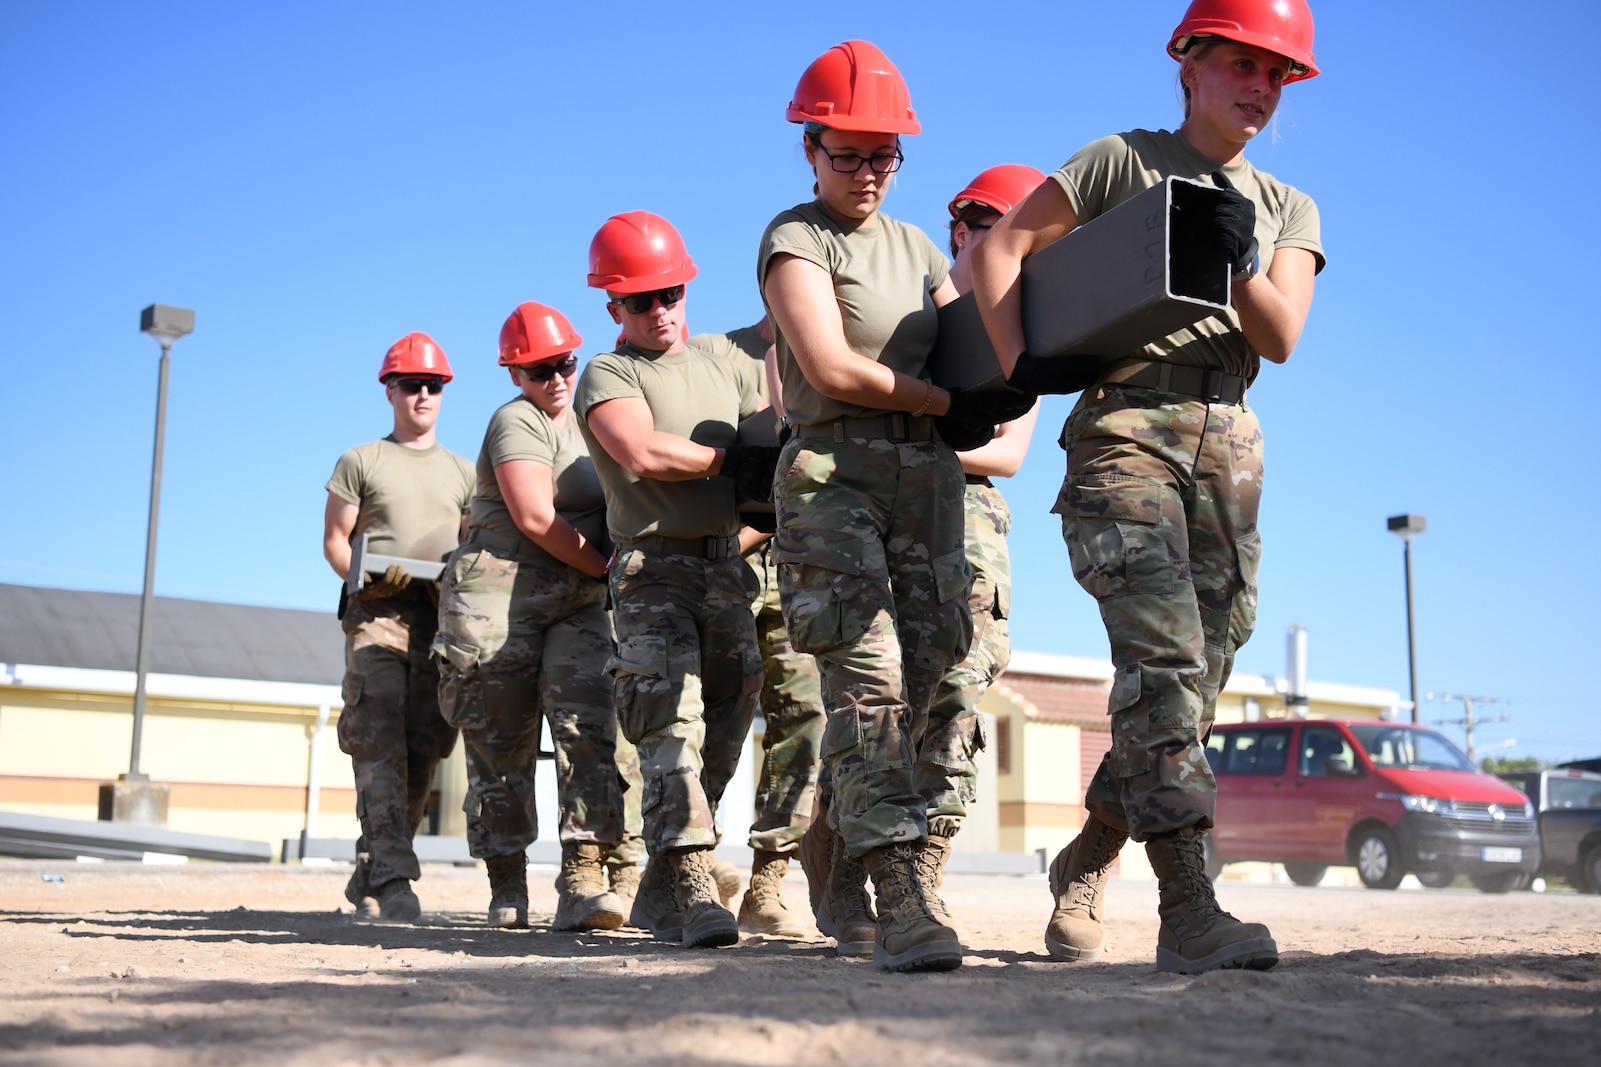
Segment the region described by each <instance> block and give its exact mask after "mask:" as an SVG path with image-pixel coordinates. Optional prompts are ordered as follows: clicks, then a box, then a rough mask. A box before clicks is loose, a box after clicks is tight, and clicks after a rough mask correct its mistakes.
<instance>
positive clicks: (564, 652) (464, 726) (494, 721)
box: [433, 534, 623, 859]
mask: <svg viewBox="0 0 1601 1067" xmlns="http://www.w3.org/2000/svg"><path fill="white" fill-rule="evenodd" d="M477 537H478V535H477V534H475V535H474V538H475V540H469V541H468V542H467V543H466V544H464V545H462V546H461V547H460V548H458V549H457V550H456V551H455V553H454V554H453V555H452V556H451V557H450V561H449V563H447V564H446V565H445V573H444V576H443V582H442V588H441V590H440V595H439V635H438V636H437V637H436V638H435V639H434V644H433V654H434V657H435V658H436V659H437V660H438V662H439V710H440V712H441V713H442V714H443V716H444V718H445V719H446V721H448V722H450V723H452V724H453V725H455V726H459V727H460V728H461V733H462V739H463V742H464V743H465V745H466V746H467V799H466V801H465V802H464V803H463V805H462V809H463V811H465V812H466V814H467V847H468V850H469V851H470V852H471V853H472V855H473V856H475V857H477V858H479V859H486V858H488V857H490V856H510V855H515V854H516V853H518V852H522V851H523V850H525V849H526V848H527V847H528V846H529V845H530V844H532V843H533V842H534V840H535V839H536V838H538V836H539V821H538V816H537V813H536V811H535V806H534V768H535V766H536V765H537V763H538V759H539V735H540V723H541V721H544V722H546V723H548V724H549V726H550V736H551V740H552V742H553V743H554V747H555V757H556V760H555V762H556V795H557V800H558V804H559V806H560V809H561V811H560V831H559V833H560V838H561V841H562V842H563V843H570V842H600V843H602V844H609V843H611V842H613V841H616V840H617V839H618V838H620V837H621V836H622V833H623V783H622V778H621V776H620V775H619V774H618V773H617V762H616V760H617V756H616V751H615V745H616V737H617V720H616V718H615V717H614V716H613V714H612V707H611V692H610V685H609V679H608V678H607V676H606V673H605V671H606V661H607V659H608V658H609V657H610V655H611V652H612V635H611V623H610V621H609V620H608V619H607V617H606V587H605V585H604V584H602V583H601V582H598V581H596V580H595V579H593V578H590V577H588V576H587V575H584V574H581V573H579V572H578V571H576V570H574V569H573V568H571V567H569V566H566V565H565V564H562V563H560V562H557V561H555V560H553V559H551V558H550V557H548V556H546V557H543V558H539V559H536V558H533V557H532V555H531V554H528V555H522V554H517V553H513V552H506V553H504V554H502V553H501V552H500V551H496V550H491V549H490V548H489V547H487V545H485V544H484V543H482V542H481V541H478V540H476V538H477Z"/></svg>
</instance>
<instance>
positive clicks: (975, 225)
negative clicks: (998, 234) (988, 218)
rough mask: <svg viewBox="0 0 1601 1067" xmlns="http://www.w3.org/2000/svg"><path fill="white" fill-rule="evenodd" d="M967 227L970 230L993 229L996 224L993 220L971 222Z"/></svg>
mask: <svg viewBox="0 0 1601 1067" xmlns="http://www.w3.org/2000/svg"><path fill="white" fill-rule="evenodd" d="M967 228H968V229H970V230H993V229H994V228H995V224H994V223H993V222H969V223H968V224H967Z"/></svg>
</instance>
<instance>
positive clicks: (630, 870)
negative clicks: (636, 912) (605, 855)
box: [606, 861, 639, 911]
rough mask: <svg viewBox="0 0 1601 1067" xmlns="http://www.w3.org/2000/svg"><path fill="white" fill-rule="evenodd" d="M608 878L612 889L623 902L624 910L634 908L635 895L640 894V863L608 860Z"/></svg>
mask: <svg viewBox="0 0 1601 1067" xmlns="http://www.w3.org/2000/svg"><path fill="white" fill-rule="evenodd" d="M606 880H607V881H608V882H609V883H610V884H611V891H612V892H613V893H615V894H616V895H617V899H618V900H619V901H621V902H622V905H623V910H624V911H627V910H628V909H630V908H632V907H633V906H634V897H635V896H637V895H638V894H639V864H637V863H623V862H621V861H617V862H608V863H607V864H606Z"/></svg>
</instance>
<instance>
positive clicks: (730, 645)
mask: <svg viewBox="0 0 1601 1067" xmlns="http://www.w3.org/2000/svg"><path fill="white" fill-rule="evenodd" d="M589 261H590V273H589V284H590V286H591V287H592V288H596V289H604V290H606V294H607V305H606V306H607V309H608V311H610V313H611V316H612V319H613V320H614V321H615V322H617V323H618V324H619V325H621V326H622V327H623V332H624V335H625V337H626V340H624V342H623V343H622V344H620V345H618V346H617V349H616V351H614V352H607V353H602V354H600V355H597V356H596V357H595V358H594V359H592V360H591V361H590V362H589V365H588V366H587V367H586V368H585V369H584V374H583V377H582V378H581V379H580V380H579V383H578V392H577V398H576V401H575V403H574V405H573V407H574V410H575V411H577V412H578V414H579V416H580V417H581V418H582V419H583V424H582V425H583V430H584V436H585V438H586V440H587V441H588V444H589V452H590V455H591V456H592V457H593V459H594V462H595V472H596V474H597V475H598V476H599V477H600V483H601V487H602V488H603V489H604V490H605V495H606V523H607V526H608V528H609V531H610V533H611V538H612V540H613V542H615V544H616V545H617V554H616V556H615V559H614V562H613V564H612V568H611V575H610V578H611V592H612V603H613V605H614V614H613V619H614V622H615V624H616V628H617V656H616V658H615V659H614V660H613V661H612V664H611V670H612V675H613V678H614V680H615V687H614V690H613V696H614V701H615V704H616V708H617V722H618V727H619V729H620V731H621V732H622V733H623V734H624V736H626V737H627V738H628V739H629V740H630V741H632V742H633V743H634V746H635V747H636V748H637V749H638V751H639V766H640V772H641V775H642V776H643V778H644V791H643V804H642V807H643V814H644V836H645V846H646V848H647V849H648V850H649V851H650V862H649V863H648V864H647V866H646V868H645V874H644V876H643V877H642V878H641V880H640V885H639V893H638V895H637V896H636V897H635V898H634V907H633V912H632V919H633V922H634V924H635V925H636V926H640V927H644V928H647V929H649V930H651V932H652V933H653V934H654V935H655V936H656V937H657V938H658V939H661V940H672V941H678V942H679V943H681V944H682V945H683V946H684V947H686V948H696V947H702V946H705V947H715V946H719V945H731V944H733V943H735V942H736V941H738V940H739V927H738V925H737V923H736V922H735V919H734V916H733V915H732V914H730V913H729V912H728V910H727V909H726V908H724V907H723V906H722V904H721V902H720V900H719V893H718V888H717V883H716V879H715V876H714V872H713V857H712V852H711V849H712V846H713V845H714V843H715V839H716V827H715V825H714V820H715V815H716V807H717V802H718V800H719V799H720V798H721V796H722V793H723V788H724V787H725V786H726V785H727V784H728V781H729V779H730V778H731V777H732V775H733V772H734V767H735V765H736V764H737V763H738V760H739V751H740V748H741V747H742V745H743V742H744V738H745V736H746V735H747V734H748V733H749V731H750V723H751V719H752V718H753V717H754V714H755V711H756V696H757V688H758V686H759V685H760V682H761V676H762V670H761V655H760V653H759V652H758V651H757V641H756V626H755V621H754V619H753V618H752V614H751V607H750V605H751V601H752V599H754V597H755V596H756V592H757V590H756V584H755V578H754V576H753V575H752V574H751V572H750V570H749V568H747V567H746V566H745V563H744V561H743V560H742V559H741V558H740V538H739V533H740V521H739V515H738V512H737V510H736V498H735V494H736V491H737V490H738V491H743V492H744V493H745V495H747V496H757V497H761V496H771V493H772V476H773V463H774V461H775V460H776V457H777V449H766V450H760V449H754V448H750V447H741V446H739V445H737V444H736V443H735V433H736V431H737V429H738V426H739V422H740V420H741V419H743V418H745V417H746V416H748V415H752V414H754V413H755V412H757V411H758V410H760V409H761V408H762V407H764V406H766V405H765V404H764V403H763V401H762V399H761V396H760V394H759V393H758V392H757V388H756V385H755V382H754V380H753V378H752V376H751V375H749V374H747V373H743V372H742V371H741V370H740V368H739V367H738V366H737V365H736V364H734V363H733V362H731V361H730V360H727V359H724V358H721V357H718V356H713V355H710V354H708V353H706V352H703V351H701V350H700V349H698V348H696V347H694V346H692V345H688V344H686V343H685V342H684V338H683V328H684V297H685V287H686V286H687V284H688V283H689V281H690V280H691V279H693V278H694V277H695V274H696V270H695V264H694V263H693V261H691V259H690V258H689V253H688V251H687V250H686V249H685V248H684V242H683V239H682V238H681V237H680V236H679V235H678V231H677V230H675V229H674V228H673V226H672V225H671V224H670V223H669V222H668V221H667V220H666V219H663V218H661V217H660V216H657V215H652V214H650V213H649V212H645V211H631V212H628V213H626V214H623V215H614V216H613V217H612V218H610V219H608V220H607V221H606V223H605V225H603V226H602V227H601V228H600V231H599V232H598V233H596V235H595V239H594V241H593V242H592V243H591V244H590V249H589Z"/></svg>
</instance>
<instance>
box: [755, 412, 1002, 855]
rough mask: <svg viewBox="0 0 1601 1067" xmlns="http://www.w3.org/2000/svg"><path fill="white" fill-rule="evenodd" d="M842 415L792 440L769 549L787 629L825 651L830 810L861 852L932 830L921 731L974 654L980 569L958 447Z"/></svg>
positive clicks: (804, 644)
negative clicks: (896, 437)
mask: <svg viewBox="0 0 1601 1067" xmlns="http://www.w3.org/2000/svg"><path fill="white" fill-rule="evenodd" d="M842 426H843V424H842V423H836V424H834V426H833V427H829V426H824V427H814V428H806V429H803V430H802V431H801V432H800V433H799V434H797V436H796V437H794V438H793V439H791V440H790V442H789V443H788V444H787V445H785V446H784V450H783V452H782V453H781V454H780V456H779V461H778V472H777V476H776V478H775V480H774V488H775V500H776V501H777V506H778V533H777V534H776V535H775V538H774V551H775V552H776V553H777V558H778V580H779V589H780V593H781V596H782V599H783V605H784V622H785V624H786V626H787V627H788V629H789V635H790V640H791V641H792V642H793V644H794V646H795V648H796V649H797V650H799V651H801V652H809V653H811V654H813V655H814V656H816V657H817V665H818V668H819V672H820V675H821V679H822V691H823V707H824V709H825V711H826V713H827V722H826V724H825V726H824V729H823V743H822V750H821V752H822V758H823V761H824V764H825V765H826V767H827V771H828V779H829V781H830V782H831V783H832V789H833V796H832V798H831V800H830V802H829V806H828V810H829V819H830V821H831V822H832V823H833V824H834V825H835V826H836V827H837V829H838V830H839V832H840V834H841V836H843V837H844V839H845V843H846V848H847V850H848V851H849V853H850V855H851V856H853V857H854V856H860V855H862V854H863V853H865V852H866V851H867V850H868V849H871V848H877V847H881V846H884V845H888V844H892V843H895V842H900V841H917V840H921V839H922V838H924V837H925V836H926V834H927V828H928V824H927V816H926V807H927V805H926V802H925V801H924V799H923V798H922V796H920V795H919V793H918V791H917V787H916V784H915V782H914V775H913V765H914V763H915V760H916V745H917V739H918V738H919V737H921V736H922V733H923V731H924V729H925V726H926V724H927V719H928V709H929V704H930V702H931V701H932V699H933V695H934V688H935V686H936V684H937V683H938V682H939V679H940V677H941V675H943V674H944V673H945V671H947V670H948V669H950V667H951V666H952V665H953V664H955V663H957V662H959V661H960V660H962V659H963V658H964V657H965V656H966V655H967V651H968V646H969V644H970V642H971V640H972V635H973V622H972V615H971V612H970V611H969V608H968V605H967V590H968V586H969V585H970V584H971V582H972V576H973V572H972V568H971V567H970V566H969V565H968V562H967V557H966V556H965V554H964V553H963V551H962V536H963V534H962V489H963V484H962V469H961V465H960V464H959V463H958V462H957V459H956V453H954V452H952V451H951V450H950V448H949V447H947V446H946V445H945V444H944V443H943V442H940V441H889V440H884V439H881V438H880V439H872V438H864V437H847V436H845V435H844V432H843V429H842ZM835 428H841V429H840V432H839V433H837V434H834V435H831V436H823V435H824V434H830V433H831V431H832V430H833V429H835ZM836 438H837V439H836Z"/></svg>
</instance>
